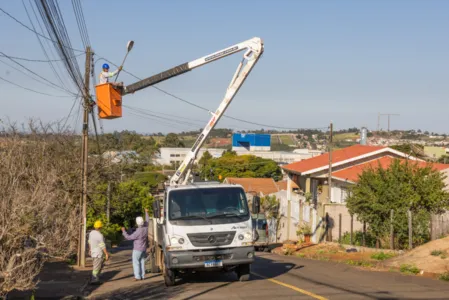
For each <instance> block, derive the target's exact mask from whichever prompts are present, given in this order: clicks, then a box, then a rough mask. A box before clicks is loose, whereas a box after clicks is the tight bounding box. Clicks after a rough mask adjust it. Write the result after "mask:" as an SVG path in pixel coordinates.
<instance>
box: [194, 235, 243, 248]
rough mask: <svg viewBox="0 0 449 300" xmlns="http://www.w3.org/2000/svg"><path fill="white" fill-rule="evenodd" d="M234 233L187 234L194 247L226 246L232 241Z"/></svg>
mask: <svg viewBox="0 0 449 300" xmlns="http://www.w3.org/2000/svg"><path fill="white" fill-rule="evenodd" d="M234 236H235V231H226V232H210V233H191V234H187V237H188V238H189V240H190V242H191V243H192V245H193V246H195V247H207V246H226V245H229V244H230V243H232V241H233V240H234Z"/></svg>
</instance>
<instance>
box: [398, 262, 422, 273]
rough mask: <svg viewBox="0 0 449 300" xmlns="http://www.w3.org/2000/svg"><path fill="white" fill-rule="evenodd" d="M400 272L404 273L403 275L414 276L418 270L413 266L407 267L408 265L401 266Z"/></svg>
mask: <svg viewBox="0 0 449 300" xmlns="http://www.w3.org/2000/svg"><path fill="white" fill-rule="evenodd" d="M400 271H401V273H405V274H415V275H416V274H418V273H419V269H418V268H417V267H416V266H415V265H408V264H403V265H401V267H400Z"/></svg>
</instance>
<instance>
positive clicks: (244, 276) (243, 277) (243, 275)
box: [236, 264, 251, 281]
mask: <svg viewBox="0 0 449 300" xmlns="http://www.w3.org/2000/svg"><path fill="white" fill-rule="evenodd" d="M236 272H237V277H238V279H239V281H248V280H249V277H250V273H251V268H250V265H249V264H247V265H240V266H238V267H237V270H236Z"/></svg>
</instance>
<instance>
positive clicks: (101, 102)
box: [95, 83, 122, 119]
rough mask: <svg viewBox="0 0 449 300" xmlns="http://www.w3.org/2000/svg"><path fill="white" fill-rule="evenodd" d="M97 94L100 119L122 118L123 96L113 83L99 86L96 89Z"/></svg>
mask: <svg viewBox="0 0 449 300" xmlns="http://www.w3.org/2000/svg"><path fill="white" fill-rule="evenodd" d="M95 92H96V94H97V106H98V116H99V118H100V119H115V118H121V117H122V94H121V93H120V91H119V90H117V89H115V88H114V86H113V85H112V84H111V83H103V84H99V85H97V86H96V87H95Z"/></svg>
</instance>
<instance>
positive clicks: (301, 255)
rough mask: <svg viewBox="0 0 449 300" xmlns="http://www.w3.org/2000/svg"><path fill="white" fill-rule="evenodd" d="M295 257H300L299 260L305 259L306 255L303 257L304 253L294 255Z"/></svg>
mask: <svg viewBox="0 0 449 300" xmlns="http://www.w3.org/2000/svg"><path fill="white" fill-rule="evenodd" d="M296 256H297V257H301V258H304V257H306V255H305V254H304V253H298V254H296Z"/></svg>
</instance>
